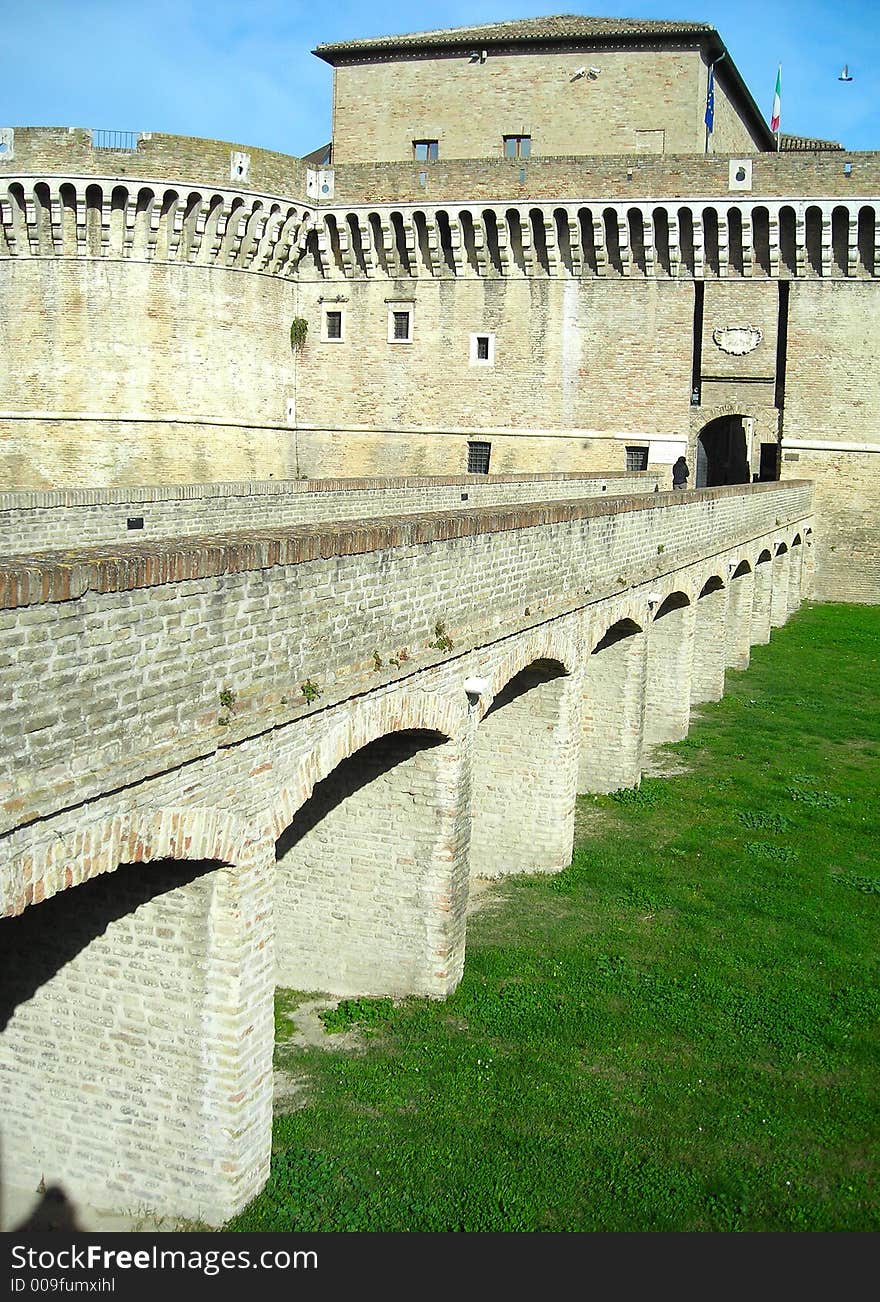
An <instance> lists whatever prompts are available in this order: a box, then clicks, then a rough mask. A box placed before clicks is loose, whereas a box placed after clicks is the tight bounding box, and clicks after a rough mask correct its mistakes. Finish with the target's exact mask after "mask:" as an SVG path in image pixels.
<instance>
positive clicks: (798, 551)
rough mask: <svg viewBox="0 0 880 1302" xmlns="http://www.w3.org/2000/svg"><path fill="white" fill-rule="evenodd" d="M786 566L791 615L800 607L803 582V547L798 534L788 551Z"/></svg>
mask: <svg viewBox="0 0 880 1302" xmlns="http://www.w3.org/2000/svg"><path fill="white" fill-rule="evenodd" d="M789 557H790V560H789V566H788V613H789V615H793V614H794V613H795V611H796V610H798V609H799V608H800V604H801V586H802V583H803V568H804V547H803V543H802V542H801V539H800V535H798V536H797V538H795V540H794V542H793V543H792V546H791V550H790V552H789Z"/></svg>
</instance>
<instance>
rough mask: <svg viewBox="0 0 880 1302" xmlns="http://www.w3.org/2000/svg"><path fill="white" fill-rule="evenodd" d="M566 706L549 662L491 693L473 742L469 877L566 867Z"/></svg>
mask: <svg viewBox="0 0 880 1302" xmlns="http://www.w3.org/2000/svg"><path fill="white" fill-rule="evenodd" d="M495 678H496V681H497V679H498V674H497V673H496V675H495ZM572 702H573V691H572V679H571V678H570V675H569V673H568V670H567V669H566V668H565V665H564V664H563V663H562V661H561V660H559V659H557V658H556V657H551V656H535V657H533V658H530V659H529V660H528V662H527V663H526V664H525V666H524V667H523V668H521V669H519V670H518V671H517V672H516V673H514V674H513V675H512V676H510V677H509V678H506V680H504V684H503V686H502V687H501V688H500V690H499V691H497V692H496V693H495V696H494V698H493V700H492V703H491V705H490V706H489V708H488V709H486V711H485V714H484V715H483V717H482V719H481V720H480V722H479V725H478V727H477V732H476V737H475V739H474V748H473V763H472V789H471V808H472V812H473V818H472V827H471V846H470V851H471V852H470V865H471V875H472V876H475V877H501V876H506V875H508V874H511V873H522V872H555V871H557V870H558V869H560V868H564V867H565V865H566V864H567V863H568V862H569V861H570V859H571V846H572V839H573V836H574V803H575V795H576V790H575V789H576V785H577V783H576V778H577V770H576V746H575V744H574V741H575V735H574V732H573V723H574V720H573V717H572V713H573V711H572Z"/></svg>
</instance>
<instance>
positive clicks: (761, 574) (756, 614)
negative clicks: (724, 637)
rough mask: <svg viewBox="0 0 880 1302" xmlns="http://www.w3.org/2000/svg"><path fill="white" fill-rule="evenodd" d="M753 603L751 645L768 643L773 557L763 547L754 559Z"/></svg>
mask: <svg viewBox="0 0 880 1302" xmlns="http://www.w3.org/2000/svg"><path fill="white" fill-rule="evenodd" d="M753 572H754V601H753V603H752V635H751V640H752V645H753V646H754V645H756V644H763V643H765V642H769V641H770V611H771V604H772V600H773V557H772V555H771V553H770V551H769V550H768V549H767V548H766V547H763V548H762V549H761V551H760V552H759V554H758V556H757V557H756V558H755V565H754V571H753Z"/></svg>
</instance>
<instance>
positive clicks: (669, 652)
mask: <svg viewBox="0 0 880 1302" xmlns="http://www.w3.org/2000/svg"><path fill="white" fill-rule="evenodd" d="M694 617H695V607H694V604H693V602H692V601H691V600H690V598H689V597H688V594H687V593H686V592H684V591H682V590H681V589H677V590H676V591H675V592H671V593H669V595H668V596H667V597H666V598H665V599H664V600H663V601H662V602H661V603H660V605H659V606H658V608H657V610H656V612H655V613H654V616H653V619H652V620H651V624H650V627H649V635H648V667H647V676H646V685H645V745H646V746H656V745H658V744H659V743H661V742H666V741H679V740H681V738H682V737H685V736H687V730H688V725H689V722H690V703H691V673H692V665H693V650H694Z"/></svg>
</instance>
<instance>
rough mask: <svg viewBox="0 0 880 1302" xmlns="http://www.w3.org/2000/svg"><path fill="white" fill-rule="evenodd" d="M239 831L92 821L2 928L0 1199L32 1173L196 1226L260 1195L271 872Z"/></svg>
mask: <svg viewBox="0 0 880 1302" xmlns="http://www.w3.org/2000/svg"><path fill="white" fill-rule="evenodd" d="M102 832H103V833H105V836H104V837H103V839H102ZM240 832H241V829H240V828H238V827H237V826H236V825H235V824H234V823H233V821H232V820H229V819H226V818H224V817H223V816H222V815H216V814H214V813H213V811H199V810H196V811H186V810H180V811H163V813H162V814H158V815H154V816H146V817H142V818H141V817H137V816H132V817H131V818H130V819H129V820H127V822H124V821H123V820H119V821H118V823H116V822H115V821H114V822H113V823H110V824H107V825H105V826H104V827H103V828H101V827H95V826H94V825H93V826H92V828H91V829H89V833H88V834H87V835H86V837H85V838H84V845H85V846H94V847H96V848H97V855H96V857H95V858H94V860H93V861H92V862H91V863H90V862H88V855H87V854H82V855H80V857H79V860H78V861H77V862H75V863H74V862H71V861H70V860H69V858H68V861H67V862H66V863H65V862H63V861H60V862H59V863H58V864H57V867H58V869H59V872H58V874H57V882H58V890H57V891H56V892H55V893H54V894H53V895H52V896H51V897H47V898H45V899H41V900H40V902H35V903H33V904H31V905H30V906H29V907H27V908H25V909H24V910H23V912H22V913H21V914H20V915H19V916H14V917H7V918H5V919H4V920H3V921H2V922H0V930H2V933H3V934H2V937H0V950H2V954H3V965H4V968H5V969H6V970H5V972H4V979H3V991H4V995H3V1003H2V1015H0V1028H2V1029H0V1088H2V1090H3V1095H4V1115H3V1121H2V1125H3V1135H2V1158H3V1172H2V1179H3V1184H4V1192H6V1190H7V1189H8V1188H21V1189H27V1190H33V1189H34V1188H36V1185H37V1183H38V1182H39V1180H40V1179H41V1178H43V1179H45V1180H46V1182H47V1183H49V1182H51V1183H53V1184H56V1185H59V1186H60V1187H62V1188H63V1189H64V1191H65V1193H66V1194H67V1196H68V1197H69V1198H70V1199H71V1200H72V1201H73V1202H74V1203H75V1204H76V1203H84V1204H87V1205H88V1206H91V1207H97V1208H112V1207H118V1206H119V1205H120V1204H123V1205H132V1204H133V1203H135V1202H137V1203H139V1204H142V1205H144V1206H146V1207H149V1208H151V1209H154V1210H156V1211H158V1212H162V1213H165V1214H170V1215H177V1216H181V1215H182V1216H199V1217H203V1218H204V1219H206V1220H207V1221H208V1222H209V1223H211V1224H219V1223H221V1222H222V1221H223V1220H225V1219H226V1218H227V1217H228V1216H229V1215H231V1214H232V1213H233V1212H234V1211H236V1210H238V1209H239V1208H240V1207H242V1206H243V1205H244V1203H245V1202H247V1201H248V1200H249V1199H250V1198H251V1197H253V1196H254V1194H255V1193H257V1192H258V1190H259V1188H260V1187H261V1185H262V1183H263V1182H264V1180H265V1178H266V1176H267V1174H268V1165H269V1155H270V1146H271V1100H272V1035H273V1016H272V985H271V980H270V967H269V954H270V949H271V930H270V926H269V916H268V909H267V903H268V900H269V897H270V890H271V865H270V863H269V862H268V861H267V859H266V858H265V856H264V857H263V858H262V859H261V858H260V856H259V848H258V846H257V844H256V843H255V842H249V841H248V840H247V838H246V837H244V838H243V837H242V836H241V835H240ZM169 852H170V853H169ZM235 854H238V855H239V862H235V861H234V860H233V855H235ZM114 856H119V857H118V859H117V860H116V862H112V861H113V859H114ZM75 870H76V871H75ZM86 878H88V880H86ZM74 882H75V884H74ZM40 894H41V892H37V895H38V896H39V895H40ZM35 1115H37V1116H39V1118H40V1124H39V1125H38V1126H34V1124H33V1118H34V1116H35Z"/></svg>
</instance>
